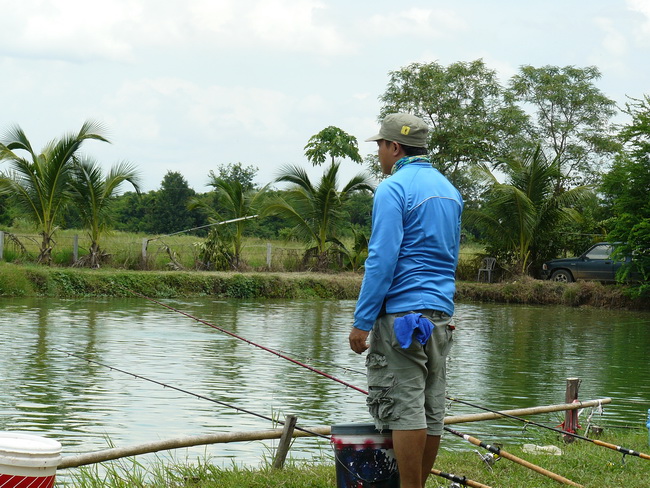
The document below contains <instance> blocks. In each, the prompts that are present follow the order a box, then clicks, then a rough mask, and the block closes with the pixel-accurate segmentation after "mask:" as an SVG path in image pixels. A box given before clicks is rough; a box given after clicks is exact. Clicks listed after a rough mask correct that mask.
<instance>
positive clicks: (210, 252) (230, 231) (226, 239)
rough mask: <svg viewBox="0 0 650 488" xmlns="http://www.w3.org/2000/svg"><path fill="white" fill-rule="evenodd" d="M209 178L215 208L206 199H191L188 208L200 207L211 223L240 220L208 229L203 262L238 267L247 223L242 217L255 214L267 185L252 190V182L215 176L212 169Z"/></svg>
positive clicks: (232, 267)
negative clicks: (214, 197) (213, 191)
mask: <svg viewBox="0 0 650 488" xmlns="http://www.w3.org/2000/svg"><path fill="white" fill-rule="evenodd" d="M252 176H254V174H253V175H252ZM210 177H211V181H210V183H209V185H210V186H212V187H213V188H214V190H215V195H216V203H217V205H216V207H211V206H210V205H209V204H208V203H207V202H206V201H205V200H201V199H198V198H194V199H192V200H191V202H190V208H203V209H204V210H205V211H206V212H207V213H208V215H209V221H210V222H211V223H214V224H216V223H219V222H224V221H228V220H235V219H239V220H237V221H236V222H232V223H229V224H227V226H226V225H224V226H223V227H222V226H218V227H214V228H212V229H211V230H210V232H209V234H208V239H207V242H206V243H205V245H204V248H203V249H202V254H203V261H204V262H211V263H213V265H214V264H215V263H217V265H219V267H222V268H223V267H227V268H229V269H239V268H240V267H241V266H242V265H243V263H242V261H241V251H242V245H243V235H244V228H245V226H246V224H247V223H248V220H247V219H245V217H252V216H254V215H256V214H257V213H258V211H259V209H260V206H261V203H262V201H263V199H264V196H265V194H266V190H267V187H263V188H261V189H255V188H254V187H253V186H252V185H250V184H246V182H242V181H239V180H237V179H225V178H221V177H218V176H217V175H216V174H215V173H214V172H212V171H211V172H210ZM251 181H252V179H251ZM219 263H220V264H219Z"/></svg>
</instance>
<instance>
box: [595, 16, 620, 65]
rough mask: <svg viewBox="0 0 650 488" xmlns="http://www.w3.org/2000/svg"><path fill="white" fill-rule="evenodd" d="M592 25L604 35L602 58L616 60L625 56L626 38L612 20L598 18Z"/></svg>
mask: <svg viewBox="0 0 650 488" xmlns="http://www.w3.org/2000/svg"><path fill="white" fill-rule="evenodd" d="M594 23H595V24H596V26H597V27H598V28H599V29H600V30H601V31H602V32H603V34H604V35H603V38H602V48H603V50H604V51H605V52H604V53H603V56H602V57H606V58H610V59H617V58H619V57H623V56H625V55H626V54H627V50H628V43H627V38H626V36H625V35H624V34H623V33H622V32H620V30H619V29H618V28H617V25H616V24H615V23H614V22H613V21H612V19H607V18H603V17H599V18H596V19H594Z"/></svg>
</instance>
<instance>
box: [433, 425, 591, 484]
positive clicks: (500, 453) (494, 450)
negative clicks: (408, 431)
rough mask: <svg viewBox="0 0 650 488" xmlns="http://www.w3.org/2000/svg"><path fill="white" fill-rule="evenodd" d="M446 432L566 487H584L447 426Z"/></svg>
mask: <svg viewBox="0 0 650 488" xmlns="http://www.w3.org/2000/svg"><path fill="white" fill-rule="evenodd" d="M445 430H446V431H447V432H450V433H452V434H454V435H455V436H458V437H461V438H463V439H465V440H466V441H468V442H470V443H471V444H474V445H475V446H479V447H482V448H483V449H487V450H488V451H490V452H491V453H493V454H496V455H497V456H501V457H503V458H505V459H509V460H510V461H514V462H516V463H517V464H521V465H522V466H525V467H526V468H528V469H532V470H533V471H536V472H538V473H540V474H543V475H544V476H548V477H549V478H551V479H553V480H555V481H558V482H560V483H563V484H565V485H570V486H578V487H582V485H579V484H578V483H576V482H575V481H571V480H569V479H567V478H565V477H563V476H560V475H559V474H555V473H553V472H552V471H549V470H548V469H544V468H542V467H540V466H537V465H536V464H533V463H530V462H528V461H526V460H525V459H521V458H519V457H517V456H515V455H514V454H510V453H509V452H507V451H505V450H503V449H501V448H500V447H497V446H493V445H491V444H486V443H485V442H482V441H481V440H480V439H477V438H476V437H472V436H471V435H467V434H462V433H460V432H458V431H457V430H454V429H452V428H450V427H447V426H445Z"/></svg>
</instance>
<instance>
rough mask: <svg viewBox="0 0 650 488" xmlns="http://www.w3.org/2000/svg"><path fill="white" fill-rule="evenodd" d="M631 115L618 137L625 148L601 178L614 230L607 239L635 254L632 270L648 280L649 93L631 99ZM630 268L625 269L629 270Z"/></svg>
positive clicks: (649, 202) (629, 103) (649, 239)
mask: <svg viewBox="0 0 650 488" xmlns="http://www.w3.org/2000/svg"><path fill="white" fill-rule="evenodd" d="M625 112H626V113H627V114H628V115H630V116H631V121H630V123H629V124H627V125H625V126H624V127H623V128H622V129H621V131H620V133H619V137H620V140H621V142H622V143H624V144H625V151H624V152H623V153H622V154H621V155H620V156H619V157H618V158H617V159H616V161H615V162H614V164H613V166H612V169H611V170H610V171H609V173H607V174H606V175H605V176H604V177H603V184H602V186H601V192H602V193H603V195H604V196H605V199H606V201H607V202H608V206H609V212H610V214H611V215H612V220H613V229H612V231H611V233H610V239H611V240H616V241H621V242H622V243H623V245H622V246H620V248H619V249H618V252H620V253H622V254H627V255H633V256H634V260H633V263H634V266H635V267H636V269H635V271H638V272H640V273H641V275H642V276H643V277H644V281H649V280H650V200H649V199H648V191H649V190H650V96H648V95H646V96H644V98H643V99H632V101H631V102H628V103H627V104H626V109H625ZM630 271H631V269H624V270H623V273H624V274H626V273H629V272H630Z"/></svg>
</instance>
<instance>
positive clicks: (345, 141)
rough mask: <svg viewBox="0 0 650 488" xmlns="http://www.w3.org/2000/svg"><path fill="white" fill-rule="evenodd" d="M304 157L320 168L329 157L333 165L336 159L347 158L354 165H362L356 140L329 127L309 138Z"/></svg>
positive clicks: (335, 128)
mask: <svg viewBox="0 0 650 488" xmlns="http://www.w3.org/2000/svg"><path fill="white" fill-rule="evenodd" d="M304 149H305V156H307V160H308V161H309V162H310V163H311V164H312V165H314V166H320V165H321V164H323V163H324V162H325V160H326V158H327V155H329V156H330V160H331V163H332V164H334V163H335V161H336V158H349V159H351V160H352V161H354V162H355V163H362V162H363V159H362V158H361V155H360V154H359V146H358V143H357V138H356V137H354V136H351V135H350V134H348V133H347V132H344V131H343V130H341V129H339V128H338V127H334V126H329V127H326V128H324V129H323V130H322V131H320V132H319V133H318V134H316V135H313V136H311V138H310V139H309V141H308V142H307V145H306V146H305V148H304Z"/></svg>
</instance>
